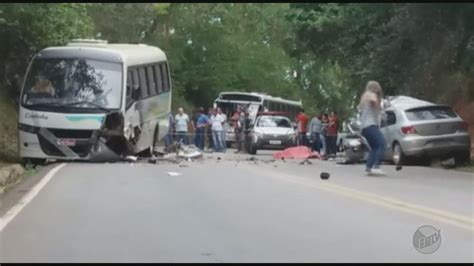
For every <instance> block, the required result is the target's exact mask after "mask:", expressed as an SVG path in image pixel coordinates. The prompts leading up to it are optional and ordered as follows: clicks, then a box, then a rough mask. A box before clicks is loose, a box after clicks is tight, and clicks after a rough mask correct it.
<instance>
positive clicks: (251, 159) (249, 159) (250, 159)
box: [247, 156, 257, 161]
mask: <svg viewBox="0 0 474 266" xmlns="http://www.w3.org/2000/svg"><path fill="white" fill-rule="evenodd" d="M256 160H257V158H255V157H254V156H252V157H250V158H248V159H247V161H256Z"/></svg>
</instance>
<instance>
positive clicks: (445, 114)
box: [405, 106, 457, 121]
mask: <svg viewBox="0 0 474 266" xmlns="http://www.w3.org/2000/svg"><path fill="white" fill-rule="evenodd" d="M405 113H406V115H407V118H408V120H410V121H419V120H433V119H445V118H454V117H457V115H456V113H455V112H454V111H453V109H451V108H450V107H447V106H427V107H421V108H414V109H410V110H407V111H405Z"/></svg>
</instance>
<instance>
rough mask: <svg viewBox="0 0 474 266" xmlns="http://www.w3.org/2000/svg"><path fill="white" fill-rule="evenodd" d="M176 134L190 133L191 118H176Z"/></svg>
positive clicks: (180, 116)
mask: <svg viewBox="0 0 474 266" xmlns="http://www.w3.org/2000/svg"><path fill="white" fill-rule="evenodd" d="M174 119H175V121H176V132H188V123H189V117H188V115H187V114H182V115H180V114H177V115H176V116H175V118H174Z"/></svg>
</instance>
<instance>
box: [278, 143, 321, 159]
mask: <svg viewBox="0 0 474 266" xmlns="http://www.w3.org/2000/svg"><path fill="white" fill-rule="evenodd" d="M273 158H274V159H281V160H285V159H309V158H318V159H320V158H321V156H320V155H319V153H317V152H311V149H310V148H308V147H306V146H297V147H290V148H286V149H284V150H283V151H277V152H275V153H274V154H273Z"/></svg>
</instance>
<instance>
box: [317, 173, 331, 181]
mask: <svg viewBox="0 0 474 266" xmlns="http://www.w3.org/2000/svg"><path fill="white" fill-rule="evenodd" d="M319 177H321V179H324V180H326V179H329V173H326V172H322V173H321V174H320V175H319Z"/></svg>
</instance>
